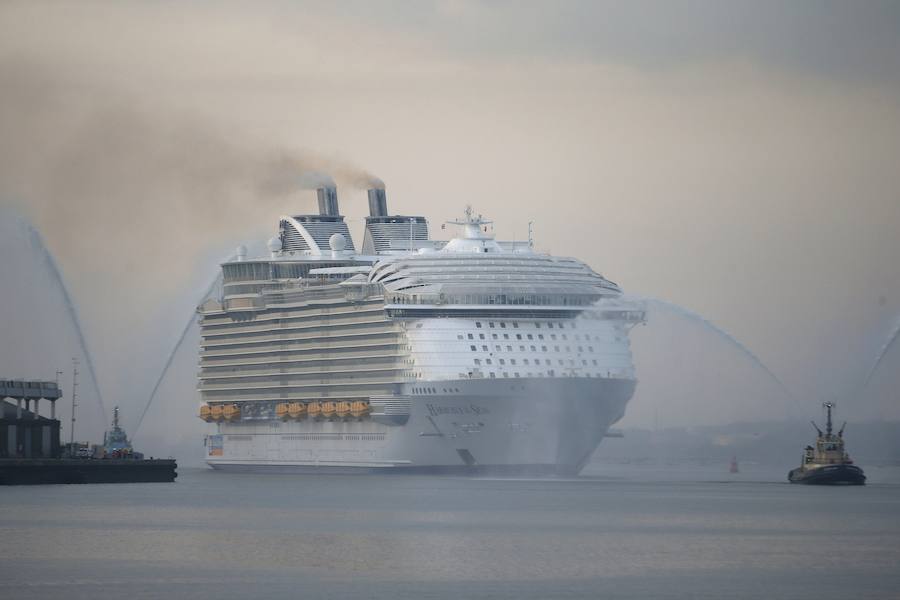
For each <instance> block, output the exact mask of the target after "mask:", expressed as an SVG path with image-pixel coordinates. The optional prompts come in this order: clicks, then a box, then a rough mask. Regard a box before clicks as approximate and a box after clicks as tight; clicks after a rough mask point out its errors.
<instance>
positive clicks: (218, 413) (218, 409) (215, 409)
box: [209, 404, 222, 421]
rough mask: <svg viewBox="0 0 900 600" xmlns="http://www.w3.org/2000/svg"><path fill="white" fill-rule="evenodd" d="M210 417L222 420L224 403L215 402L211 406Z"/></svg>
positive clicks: (214, 419) (212, 419)
mask: <svg viewBox="0 0 900 600" xmlns="http://www.w3.org/2000/svg"><path fill="white" fill-rule="evenodd" d="M209 418H210V420H211V421H221V420H222V405H221V404H213V405H212V406H211V407H210V409H209Z"/></svg>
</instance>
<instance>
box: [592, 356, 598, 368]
mask: <svg viewBox="0 0 900 600" xmlns="http://www.w3.org/2000/svg"><path fill="white" fill-rule="evenodd" d="M593 362H594V366H595V367H596V366H597V359H596V358H595V359H594V361H593Z"/></svg>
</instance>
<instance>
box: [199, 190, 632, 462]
mask: <svg viewBox="0 0 900 600" xmlns="http://www.w3.org/2000/svg"><path fill="white" fill-rule="evenodd" d="M317 193H318V200H319V214H317V215H298V216H285V217H282V218H281V219H280V224H279V233H278V235H277V236H276V237H275V238H273V239H272V240H271V241H270V242H269V250H270V254H269V256H266V257H261V258H256V259H249V258H248V257H247V256H246V253H244V252H241V253H239V254H238V256H237V257H236V259H235V260H233V261H230V262H227V263H225V264H223V265H222V269H223V294H222V297H221V298H219V299H214V300H209V301H207V302H206V303H204V304H203V305H202V306H201V307H200V308H199V312H200V317H201V319H200V320H201V336H202V341H201V349H200V392H201V397H202V401H203V403H202V406H201V409H200V416H201V418H203V419H204V420H206V421H207V422H209V423H210V424H211V425H210V427H211V431H210V433H209V435H208V436H207V461H208V463H209V464H210V465H212V466H213V467H216V468H233V469H262V468H265V469H281V470H292V471H293V470H309V469H319V470H322V469H328V470H348V469H355V470H373V469H385V468H396V469H406V470H413V469H415V470H429V471H439V472H440V471H446V472H452V471H464V472H524V471H527V472H539V473H553V474H573V473H577V472H578V471H579V470H580V469H581V468H582V467H583V465H584V463H585V462H586V461H587V460H588V459H589V458H590V456H591V454H592V453H593V451H594V450H595V449H596V447H597V445H598V444H599V442H600V440H601V439H602V438H603V436H604V435H605V434H606V431H607V429H608V428H609V426H610V425H611V424H613V423H615V422H616V421H617V420H619V419H620V418H621V417H622V416H623V414H624V410H625V405H626V403H627V401H628V400H629V399H630V397H631V395H632V393H633V391H634V388H635V382H636V380H635V373H634V367H633V363H632V357H631V350H630V344H629V340H628V331H629V329H630V328H631V327H632V326H633V325H635V324H636V323H640V322H643V320H644V311H643V307H642V306H641V305H639V304H636V303H634V302H631V301H626V300H625V299H623V297H622V292H621V290H620V289H619V287H618V286H617V285H616V284H614V283H612V282H611V281H609V280H607V279H605V278H604V277H602V276H600V275H598V274H597V273H595V272H594V271H593V270H592V269H590V268H589V267H588V266H587V265H585V264H584V263H582V262H580V261H578V260H576V259H573V258H564V257H555V256H550V255H547V254H541V253H538V252H536V251H534V249H533V248H532V244H531V243H518V244H516V243H505V242H498V241H497V240H495V239H494V236H493V235H492V234H491V233H489V232H488V226H489V222H488V221H486V220H484V219H483V218H481V217H480V216H479V215H475V214H474V213H473V212H472V211H471V209H468V210H467V212H466V216H465V218H464V219H462V220H459V221H455V222H453V224H454V225H457V226H459V227H461V229H462V232H461V235H460V236H459V237H456V238H454V239H451V240H449V241H447V242H437V241H432V240H430V238H429V235H428V224H427V222H426V220H425V219H424V218H423V217H421V216H403V215H389V214H388V212H387V203H386V198H385V195H384V190H381V189H377V190H370V191H369V209H370V216H369V217H367V218H366V224H365V233H364V240H363V245H362V249H361V253H357V252H356V249H355V246H354V244H353V242H352V239H351V238H350V232H349V230H348V228H347V225H346V223H345V221H344V218H343V217H342V216H341V215H340V214H339V210H338V203H337V194H336V192H335V190H334V189H333V188H323V189H320V190H318V192H317Z"/></svg>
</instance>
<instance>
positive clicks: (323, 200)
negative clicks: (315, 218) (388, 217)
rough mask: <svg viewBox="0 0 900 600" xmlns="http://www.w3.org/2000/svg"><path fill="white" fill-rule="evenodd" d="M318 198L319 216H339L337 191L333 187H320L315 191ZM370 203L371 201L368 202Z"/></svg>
mask: <svg viewBox="0 0 900 600" xmlns="http://www.w3.org/2000/svg"><path fill="white" fill-rule="evenodd" d="M316 195H317V196H318V198H319V214H320V215H323V216H328V217H337V216H338V215H340V211H339V210H338V200H337V189H336V188H333V187H320V188H319V189H317V190H316ZM370 202H371V200H370Z"/></svg>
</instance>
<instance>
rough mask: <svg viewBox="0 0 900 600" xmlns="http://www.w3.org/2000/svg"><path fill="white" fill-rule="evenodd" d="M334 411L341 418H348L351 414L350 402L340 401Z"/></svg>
mask: <svg viewBox="0 0 900 600" xmlns="http://www.w3.org/2000/svg"><path fill="white" fill-rule="evenodd" d="M334 411H335V413H337V416H338V417H339V418H341V419H346V418H347V417H349V416H350V403H349V402H345V401H341V402H338V403H337V405H336V406H335V407H334Z"/></svg>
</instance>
